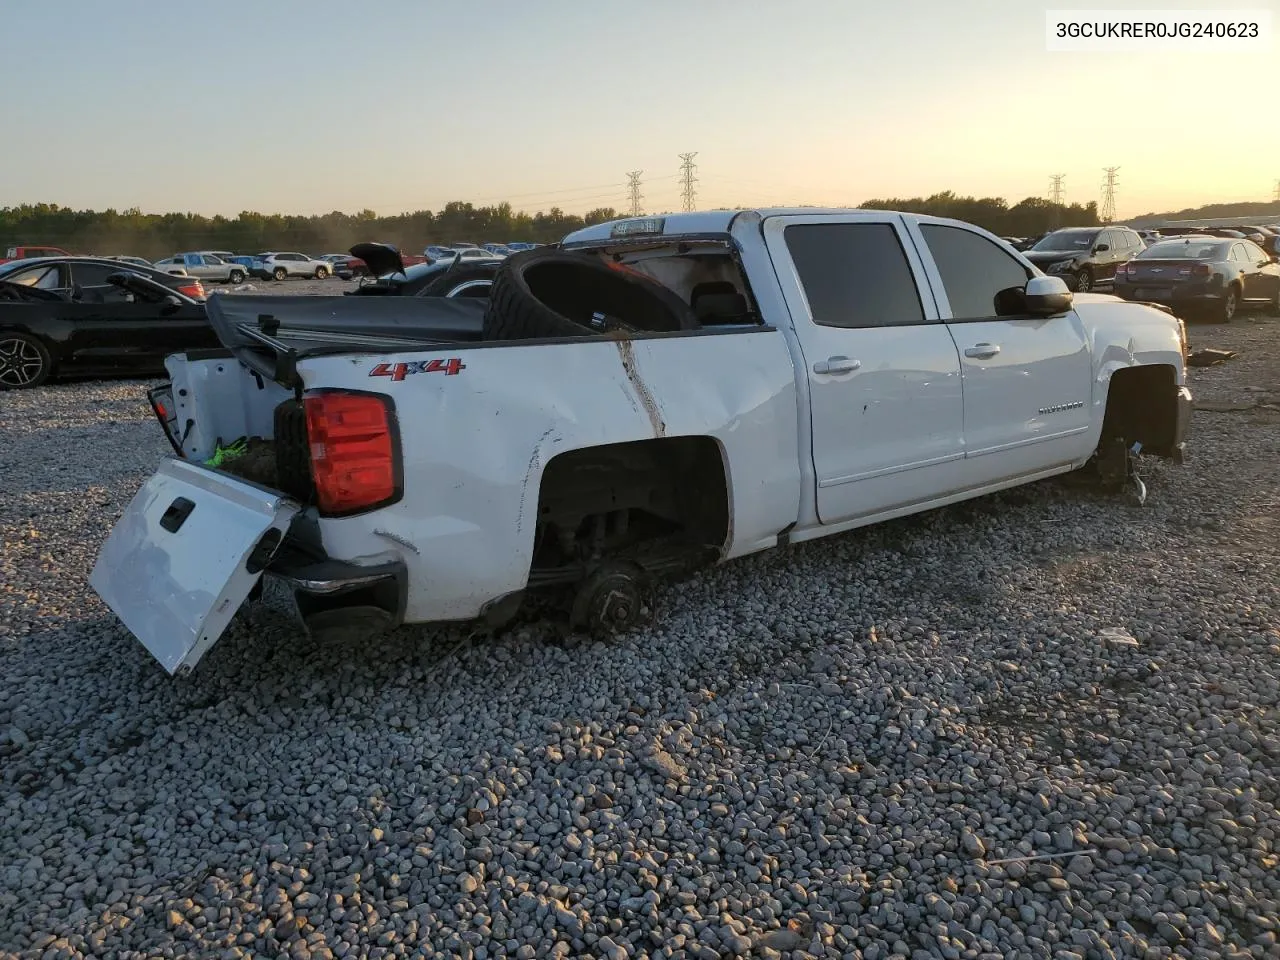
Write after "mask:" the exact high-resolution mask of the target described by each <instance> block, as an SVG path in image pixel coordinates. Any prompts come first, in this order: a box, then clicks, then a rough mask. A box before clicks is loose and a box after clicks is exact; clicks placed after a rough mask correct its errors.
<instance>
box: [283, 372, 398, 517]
mask: <svg viewBox="0 0 1280 960" xmlns="http://www.w3.org/2000/svg"><path fill="white" fill-rule="evenodd" d="M302 402H303V406H304V407H305V408H306V412H307V439H308V441H309V442H310V444H311V473H312V476H313V477H314V478H315V483H316V500H317V502H318V504H319V507H320V512H321V514H323V515H325V516H344V515H346V514H349V513H358V512H360V511H362V510H371V509H373V508H374V507H379V506H384V505H385V504H388V503H392V502H394V501H396V500H398V499H399V498H400V493H401V485H400V451H399V442H398V440H399V438H398V436H397V432H396V430H397V428H396V423H395V414H394V412H393V411H392V408H391V401H390V400H389V399H388V398H387V397H383V396H381V395H379V394H373V393H348V392H345V391H337V390H335V391H324V392H319V393H313V394H310V395H308V396H306V397H304V398H303V401H302Z"/></svg>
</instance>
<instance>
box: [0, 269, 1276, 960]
mask: <svg viewBox="0 0 1280 960" xmlns="http://www.w3.org/2000/svg"><path fill="white" fill-rule="evenodd" d="M280 286H284V285H280ZM1193 337H1194V339H1195V340H1196V341H1197V342H1199V343H1200V344H1201V345H1214V346H1223V347H1229V348H1234V349H1240V350H1241V351H1243V355H1242V356H1241V357H1240V358H1239V359H1237V360H1235V361H1232V362H1231V363H1229V364H1227V365H1225V366H1222V367H1218V368H1212V369H1209V370H1205V371H1196V372H1195V380H1196V382H1195V384H1194V389H1195V390H1196V392H1197V395H1198V396H1200V397H1202V398H1205V399H1210V400H1218V401H1222V400H1246V401H1248V402H1249V403H1251V404H1253V406H1252V407H1251V408H1250V409H1246V410H1237V411H1232V412H1225V413H1208V412H1204V413H1200V414H1197V416H1196V418H1195V420H1194V424H1193V429H1194V431H1195V436H1194V441H1193V446H1192V459H1191V461H1190V462H1189V463H1188V464H1186V465H1185V466H1184V467H1181V468H1177V467H1173V466H1167V465H1163V464H1157V465H1152V466H1151V467H1149V468H1148V469H1147V471H1146V476H1147V479H1148V484H1149V487H1150V490H1151V496H1150V499H1149V500H1148V503H1147V506H1146V507H1144V508H1137V507H1133V506H1128V505H1126V504H1124V503H1123V502H1121V501H1119V500H1116V499H1109V498H1105V497H1102V496H1099V495H1095V494H1092V493H1088V492H1080V491H1077V490H1072V489H1068V488H1067V487H1066V486H1065V485H1064V484H1061V483H1056V482H1055V483H1045V484H1040V485H1037V486H1035V487H1033V488H1026V489H1021V490H1014V491H1010V492H1008V493H1006V494H1003V495H1000V496H995V497H990V498H987V499H984V500H981V501H975V502H972V503H969V504H965V505H960V506H957V507H954V508H950V509H947V510H942V511H938V512H935V513H931V514H929V515H926V516H923V517H917V518H911V519H907V520H904V521H900V522H894V523H890V524H886V525H883V526H881V527H878V528H875V529H871V530H866V531H862V532H857V533H854V534H850V535H847V536H843V537H838V538H834V539H832V540H829V541H821V542H817V543H812V544H808V545H803V546H800V547H796V548H792V549H790V550H788V551H786V552H773V553H770V554H768V555H762V556H759V557H755V558H751V559H747V560H744V561H740V562H735V563H732V564H729V565H726V566H724V567H721V568H718V569H716V570H713V571H710V572H707V573H705V574H703V575H701V576H699V577H696V578H694V579H692V580H690V581H687V582H685V583H682V584H679V585H675V586H672V587H670V588H669V589H666V590H665V591H664V592H663V593H662V595H661V597H660V603H659V612H658V615H657V617H656V620H655V621H654V623H653V624H652V625H651V626H650V627H648V628H646V629H645V630H643V631H638V632H637V633H636V634H635V635H633V636H630V637H627V638H624V639H622V640H621V641H619V642H618V643H616V644H614V645H604V644H594V645H586V646H580V647H576V648H575V647H568V646H565V645H563V644H561V643H557V642H555V641H554V639H553V637H554V635H555V630H554V629H553V628H552V626H551V625H550V624H548V623H545V622H537V621H535V622H529V623H526V624H523V625H521V626H519V627H518V628H516V629H514V630H512V631H510V632H508V633H505V634H502V635H499V636H497V637H496V638H493V639H491V640H481V639H479V638H474V637H472V638H471V639H468V638H469V637H470V636H471V635H470V634H469V633H468V632H467V631H466V630H465V629H463V628H457V629H447V630H437V631H427V630H421V629H404V630H401V631H398V632H397V633H395V634H393V635H392V636H390V637H388V638H386V639H384V640H382V641H379V642H377V643H374V644H365V645H360V646H345V647H323V648H320V649H313V648H311V647H309V646H308V645H307V644H306V643H305V642H304V641H303V640H302V639H301V638H300V637H298V636H297V635H296V634H294V633H292V632H290V630H289V628H288V627H287V626H286V624H285V622H284V621H283V619H282V618H281V616H280V615H279V614H278V613H276V612H275V611H274V610H272V609H271V608H265V609H259V610H255V611H254V612H252V613H251V614H250V615H249V617H248V618H247V619H246V620H245V621H244V622H240V623H238V624H237V625H236V626H234V627H233V628H232V630H231V632H230V633H229V634H228V635H227V636H226V637H224V639H223V640H222V642H221V643H220V644H219V646H218V647H217V648H215V650H214V651H213V652H212V653H211V654H210V655H209V656H208V657H207V658H206V659H205V661H204V662H203V663H202V664H201V665H200V667H199V668H198V669H197V671H196V673H195V675H194V676H192V677H191V678H189V679H187V680H174V679H170V678H169V677H168V676H166V675H165V674H164V673H163V671H162V670H161V669H160V668H159V667H158V666H157V665H156V664H155V663H153V662H152V660H151V659H150V657H149V656H148V655H147V654H146V652H145V651H144V650H143V649H142V648H141V647H140V646H139V645H138V644H137V643H136V642H135V641H134V640H133V639H132V638H131V637H129V635H128V634H127V633H126V632H125V631H124V630H123V629H122V628H121V627H120V626H119V625H118V623H117V622H116V621H115V620H114V618H113V617H112V616H111V615H110V613H109V612H108V611H106V610H105V608H104V607H103V606H102V604H101V603H100V602H98V601H97V599H96V598H95V596H94V595H93V594H92V592H91V591H90V590H89V588H88V586H87V585H86V582H85V578H86V575H87V572H88V570H89V568H90V567H91V565H92V562H93V558H94V556H95V554H96V551H97V549H98V546H99V544H100V543H101V541H102V538H103V537H104V535H105V533H106V531H107V529H108V528H109V525H110V524H111V523H113V522H114V521H115V519H116V518H117V517H118V515H119V513H120V511H121V510H122V509H123V507H124V506H125V504H126V503H127V501H128V499H129V497H130V495H131V494H132V493H133V491H134V490H135V489H136V488H137V486H138V484H139V483H140V482H141V481H142V480H143V478H144V477H145V476H146V475H147V474H148V473H149V472H150V471H151V469H152V468H153V466H154V464H155V462H156V461H157V460H158V459H159V458H160V457H162V456H163V455H164V454H165V452H166V446H165V443H164V440H163V438H162V437H161V435H160V432H159V430H158V428H157V427H156V426H154V425H153V424H152V422H151V420H150V417H149V414H148V412H147V410H146V406H145V402H144V400H143V391H144V387H145V385H144V384H141V383H138V382H136V381H135V382H118V383H108V384H79V385H58V386H49V387H45V388H42V389H40V390H36V391H31V392H23V393H17V394H7V395H0V436H2V437H3V438H4V443H3V444H0V543H2V547H3V550H2V554H0V951H3V950H4V949H6V948H7V949H9V950H11V951H13V952H14V953H15V954H17V955H20V956H24V957H26V956H29V957H49V958H54V957H73V956H74V957H82V956H83V957H88V956H93V957H143V956H146V957H156V956H159V957H178V956H205V957H228V958H230V957H257V956H264V957H288V958H305V957H313V958H316V960H321V958H329V957H356V956H361V957H364V956H368V957H377V956H384V957H399V956H409V955H412V954H415V952H416V953H418V954H419V955H420V954H421V953H422V952H424V951H425V952H426V953H427V954H428V955H438V956H449V957H471V958H486V957H488V958H496V957H516V958H533V957H538V958H541V957H570V956H583V957H587V956H589V957H608V958H625V957H641V956H651V957H677V956H682V957H691V958H706V960H712V958H718V957H739V956H741V957H746V956H752V957H771V958H780V957H790V958H798V957H863V958H868V960H875V958H880V960H883V958H887V957H891V956H896V957H905V958H916V957H939V956H940V957H951V958H955V957H980V958H987V957H991V958H994V957H1009V958H1012V957H1046V958H1055V960H1075V958H1081V960H1083V958H1106V957H1168V956H1180V957H1182V956H1193V957H1244V956H1252V957H1273V956H1277V933H1278V932H1280V930H1278V924H1280V920H1278V918H1280V909H1277V899H1278V898H1280V860H1278V850H1277V844H1278V832H1280V814H1278V813H1277V804H1278V803H1280V786H1278V785H1277V784H1278V781H1277V773H1278V772H1280V709H1278V707H1280V632H1277V624H1278V622H1280V589H1278V587H1277V556H1278V552H1280V546H1277V544H1280V529H1277V528H1278V525H1280V509H1277V508H1278V507H1280V496H1278V494H1277V484H1276V475H1277V470H1280V429H1278V428H1280V410H1277V409H1276V408H1275V407H1270V408H1268V407H1267V406H1265V405H1258V404H1259V403H1260V401H1262V400H1265V399H1267V398H1268V397H1271V396H1277V395H1280V321H1275V320H1271V321H1245V322H1242V323H1240V324H1238V325H1237V326H1235V327H1232V328H1217V327H1208V328H1199V329H1197V328H1193ZM1250 388H1255V389H1250ZM1277 399H1278V400H1280V396H1277ZM1108 627H1116V628H1120V629H1121V630H1123V631H1124V632H1125V633H1126V634H1127V635H1128V636H1130V637H1132V638H1133V639H1134V640H1136V641H1137V645H1136V646H1134V645H1132V644H1130V643H1128V642H1127V641H1124V640H1123V637H1122V636H1121V635H1119V634H1117V635H1114V636H1112V637H1110V638H1108V637H1105V636H1102V635H1101V631H1102V630H1103V629H1104V628H1108ZM1117 637H1120V640H1119V642H1117ZM1032 857H1039V858H1041V859H1030V858H1032ZM1010 858H1020V859H1015V860H1013V861H1012V862H1001V861H1009V860H1010Z"/></svg>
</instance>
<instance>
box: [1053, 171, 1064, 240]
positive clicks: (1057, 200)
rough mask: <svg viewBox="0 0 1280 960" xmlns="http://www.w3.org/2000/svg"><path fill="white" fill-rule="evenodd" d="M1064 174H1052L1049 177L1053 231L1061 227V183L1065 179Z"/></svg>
mask: <svg viewBox="0 0 1280 960" xmlns="http://www.w3.org/2000/svg"><path fill="white" fill-rule="evenodd" d="M1066 176H1067V175H1066V174H1065V173H1053V174H1050V175H1049V181H1050V185H1049V199H1050V201H1052V202H1053V226H1054V228H1055V229H1057V228H1058V227H1060V226H1062V181H1063V180H1065V179H1066Z"/></svg>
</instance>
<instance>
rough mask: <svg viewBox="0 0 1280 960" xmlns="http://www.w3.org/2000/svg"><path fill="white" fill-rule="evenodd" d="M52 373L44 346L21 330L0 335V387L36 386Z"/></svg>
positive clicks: (27, 387) (12, 388) (4, 388)
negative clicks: (20, 331)
mask: <svg viewBox="0 0 1280 960" xmlns="http://www.w3.org/2000/svg"><path fill="white" fill-rule="evenodd" d="M51 373H53V357H52V356H50V354H49V350H48V348H47V347H46V346H45V345H44V344H43V343H41V342H40V341H39V340H37V339H36V338H35V337H33V336H30V335H29V334H25V333H10V334H0V390H26V389H29V388H31V387H38V386H40V384H42V383H44V382H45V381H46V380H48V379H49V375H50V374H51Z"/></svg>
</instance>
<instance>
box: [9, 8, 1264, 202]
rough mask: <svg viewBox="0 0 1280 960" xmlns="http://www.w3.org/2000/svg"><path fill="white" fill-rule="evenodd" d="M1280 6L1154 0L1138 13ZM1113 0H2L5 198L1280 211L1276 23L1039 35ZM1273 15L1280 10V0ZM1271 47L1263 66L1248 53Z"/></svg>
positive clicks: (111, 200)
mask: <svg viewBox="0 0 1280 960" xmlns="http://www.w3.org/2000/svg"><path fill="white" fill-rule="evenodd" d="M1278 4H1280V0H1251V2H1250V0H1246V2H1245V3H1243V4H1224V3H1221V2H1214V0H1196V2H1194V3H1179V2H1178V0H1163V2H1157V3H1149V2H1147V3H1144V2H1142V0H1126V2H1125V3H1124V4H1123V5H1122V6H1123V8H1125V9H1142V8H1151V7H1155V8H1160V9H1168V8H1175V7H1195V8H1200V9H1231V8H1232V7H1233V6H1234V7H1238V6H1251V7H1254V8H1258V7H1264V8H1267V9H1272V10H1280V6H1278ZM1103 6H1106V4H1104V3H1103V2H1102V0H1094V2H1092V3H1088V2H1086V3H1073V2H1071V0H1050V2H1048V3H1046V4H1039V3H1030V2H1026V0H893V2H889V0H881V2H877V3H868V2H864V0H644V2H643V3H635V4H620V3H600V2H588V0H475V2H465V3H460V2H456V0H450V2H442V0H375V2H374V3H370V4H363V3H352V2H350V0H249V2H243V0H219V2H217V3H215V4H206V5H196V6H188V5H174V4H171V3H170V4H162V3H159V2H148V0H114V2H111V3H106V2H101V0H61V2H57V3H54V2H42V3H27V4H20V5H19V4H5V5H3V7H0V22H2V23H3V35H4V36H5V37H6V42H5V52H4V56H3V57H2V58H0V89H4V90H5V91H7V92H8V95H7V96H6V97H5V102H6V108H5V121H4V124H3V130H4V133H3V135H0V140H2V141H3V144H4V145H3V147H2V148H0V206H11V205H15V204H19V203H36V202H47V203H57V204H61V205H64V206H71V207H74V208H88V209H105V208H108V207H114V208H116V209H118V210H123V209H127V208H130V207H140V208H141V209H143V210H145V211H147V212H168V211H191V212H196V213H203V214H224V215H228V216H234V215H235V214H237V213H239V212H240V211H242V210H256V211H260V212H264V213H302V214H311V213H327V212H329V211H333V210H342V211H347V212H355V211H359V210H362V209H372V210H374V211H376V212H377V213H378V214H380V215H387V214H393V213H398V212H403V211H412V210H422V209H439V208H440V207H441V206H443V205H444V204H445V203H447V202H448V201H451V200H464V201H470V202H473V203H476V204H487V203H497V202H501V201H504V200H506V201H509V202H510V203H511V204H512V205H513V206H514V207H515V208H517V209H527V210H530V211H534V210H539V209H542V210H545V209H548V208H550V207H552V206H559V207H561V208H562V209H564V210H565V211H566V212H575V213H580V212H584V211H586V210H588V209H591V208H594V207H601V206H614V207H617V208H619V209H623V208H625V207H626V205H627V189H626V173H627V171H632V170H640V171H643V173H642V175H641V192H642V195H643V197H644V199H643V201H642V206H643V208H644V209H645V210H648V211H661V210H672V209H679V206H680V184H679V181H678V176H679V163H680V160H679V157H678V154H680V153H684V152H690V151H694V152H696V154H697V156H696V157H695V158H694V162H695V164H696V173H695V175H696V176H697V178H698V182H697V183H696V185H695V186H696V190H697V194H696V203H697V205H698V206H699V207H701V208H710V207H721V206H748V205H768V204H773V205H783V204H795V203H801V204H823V205H827V204H830V205H856V204H858V203H861V202H862V201H864V200H867V199H870V198H886V197H909V196H921V195H928V194H930V193H934V192H937V191H941V190H953V191H955V192H957V193H961V194H973V195H977V196H1003V197H1006V198H1008V199H1009V200H1010V202H1011V203H1012V202H1016V201H1017V200H1020V199H1022V198H1023V197H1027V196H1045V195H1046V194H1047V192H1048V189H1049V177H1050V175H1051V174H1058V173H1061V174H1065V175H1066V176H1065V180H1064V184H1063V185H1064V199H1065V200H1067V201H1068V202H1080V203H1087V202H1089V201H1091V200H1092V201H1097V200H1099V199H1100V189H1101V183H1102V178H1103V172H1102V168H1103V167H1107V166H1119V167H1120V171H1119V175H1118V178H1119V179H1118V188H1117V194H1116V197H1117V215H1118V216H1120V217H1125V216H1135V215H1137V214H1140V213H1145V212H1149V211H1163V210H1172V209H1178V208H1181V207H1187V206H1194V205H1198V204H1202V203H1209V202H1227V201H1239V200H1267V199H1270V198H1271V197H1272V194H1273V191H1274V190H1275V189H1276V182H1277V178H1280V109H1277V105H1280V91H1277V88H1276V86H1275V76H1276V71H1275V64H1276V63H1277V62H1280V40H1277V41H1274V46H1273V51H1272V53H1271V54H1269V55H1263V58H1264V59H1267V60H1269V65H1268V64H1267V63H1260V62H1259V63H1252V64H1251V63H1250V62H1249V60H1248V58H1244V59H1242V58H1241V56H1240V55H1239V54H1238V53H1236V52H1233V51H1231V50H1211V49H1209V48H1207V47H1206V49H1205V50H1203V51H1195V52H1194V53H1190V54H1188V53H1186V52H1176V51H1175V52H1168V51H1164V52H1141V53H1115V52H1107V53H1092V52H1091V53H1080V52H1072V53H1060V52H1048V51H1047V50H1046V43H1045V19H1044V17H1045V9H1046V7H1052V8H1053V9H1073V8H1079V9H1096V8H1098V7H1103ZM1276 26H1277V28H1278V29H1280V16H1276ZM1254 57H1255V58H1256V57H1257V55H1254Z"/></svg>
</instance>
